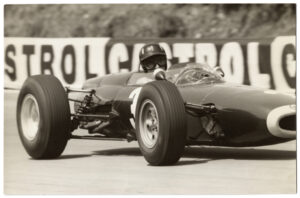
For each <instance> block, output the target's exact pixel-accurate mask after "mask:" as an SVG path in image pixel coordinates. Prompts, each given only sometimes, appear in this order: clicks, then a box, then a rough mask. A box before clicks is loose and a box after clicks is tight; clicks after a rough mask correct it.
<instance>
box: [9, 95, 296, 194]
mask: <svg viewBox="0 0 300 198" xmlns="http://www.w3.org/2000/svg"><path fill="white" fill-rule="evenodd" d="M16 100H17V93H16V92H14V91H13V92H12V91H5V92H4V193H5V194H9V195H16V194H17V195H18V194H23V195H31V194H37V195H53V194H59V195H64V194H69V195H74V194H81V195H82V194H97V195H119V194H123V195H128V194H145V195H146V194H150V195H154V194H159V195H165V194H173V195H174V194H175V195H182V194H194V195H195V194H196V195H208V194H210V195H215V194H218V195H220V194H225V195H228V194H294V193H296V141H291V142H287V143H283V144H278V145H272V146H263V147H256V148H248V147H247V148H224V147H190V148H186V150H185V153H184V155H183V157H182V158H181V160H180V161H179V163H178V164H176V165H174V166H165V167H152V166H149V165H148V164H147V163H146V161H145V160H144V158H143V156H142V155H141V153H140V151H139V148H138V144H137V143H136V142H132V143H127V142H114V141H95V140H70V141H69V142H68V145H67V148H66V150H65V151H64V153H63V154H62V156H61V157H60V158H58V159H55V160H33V159H31V158H30V157H29V156H28V155H27V153H26V152H25V150H24V149H23V146H22V145H21V142H20V139H19V137H18V131H17V126H16V119H15V109H16Z"/></svg>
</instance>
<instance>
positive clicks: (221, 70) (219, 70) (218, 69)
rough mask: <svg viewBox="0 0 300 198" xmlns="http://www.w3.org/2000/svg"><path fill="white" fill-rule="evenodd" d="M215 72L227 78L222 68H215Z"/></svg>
mask: <svg viewBox="0 0 300 198" xmlns="http://www.w3.org/2000/svg"><path fill="white" fill-rule="evenodd" d="M214 71H215V72H216V73H217V74H219V75H220V76H222V77H224V76H225V73H224V71H223V69H222V68H221V67H219V66H217V67H215V68H214Z"/></svg>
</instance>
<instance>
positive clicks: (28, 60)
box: [4, 38, 109, 88]
mask: <svg viewBox="0 0 300 198" xmlns="http://www.w3.org/2000/svg"><path fill="white" fill-rule="evenodd" d="M108 41H109V38H97V39H94V38H92V39H91V38H63V39H62V38H55V39H54V38H5V39H4V47H5V49H7V48H8V47H9V48H8V49H10V51H8V52H7V55H6V57H7V58H6V59H8V60H7V61H5V65H4V68H5V71H6V72H5V73H6V75H4V83H5V85H4V86H5V87H8V88H20V87H21V86H22V84H23V82H24V81H25V79H26V78H27V77H28V75H37V74H42V73H44V74H52V73H53V74H54V75H55V76H56V77H58V79H59V80H60V81H61V82H62V83H63V84H64V85H72V86H73V87H81V86H82V83H83V82H84V81H85V80H86V77H87V74H86V72H89V73H93V74H94V75H93V76H95V75H96V76H97V75H104V74H105V64H104V63H105V46H106V43H107V42H108ZM87 49H88V50H87ZM11 72H14V74H12V73H11Z"/></svg>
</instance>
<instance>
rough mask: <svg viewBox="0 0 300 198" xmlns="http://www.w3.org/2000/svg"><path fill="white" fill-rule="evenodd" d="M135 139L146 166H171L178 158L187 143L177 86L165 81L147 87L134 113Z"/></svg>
mask: <svg viewBox="0 0 300 198" xmlns="http://www.w3.org/2000/svg"><path fill="white" fill-rule="evenodd" d="M135 115H136V116H135V118H136V120H135V122H136V129H137V140H138V143H139V146H140V150H141V152H142V154H143V156H144V157H145V159H146V160H147V161H148V162H149V164H151V165H154V166H158V165H171V164H174V163H176V162H177V161H178V160H179V158H180V157H181V155H182V153H183V151H184V147H185V140H186V133H187V130H186V113H185V107H184V102H183V99H182V97H181V94H180V93H179V91H178V89H177V87H176V86H175V85H174V84H172V83H170V82H168V81H154V82H151V83H148V84H146V85H145V86H144V87H143V88H142V90H141V93H140V95H139V98H138V101H137V108H136V113H135Z"/></svg>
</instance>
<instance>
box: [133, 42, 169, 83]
mask: <svg viewBox="0 0 300 198" xmlns="http://www.w3.org/2000/svg"><path fill="white" fill-rule="evenodd" d="M140 65H141V66H142V68H143V70H144V72H145V73H147V72H153V71H154V70H155V69H157V68H162V69H163V70H167V55H166V52H165V50H164V49H163V48H162V47H161V46H160V45H159V44H157V43H151V44H147V45H145V46H144V47H143V48H142V49H141V51H140ZM151 81H153V79H151V78H149V77H142V78H140V79H138V80H137V84H145V83H147V82H151Z"/></svg>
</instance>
